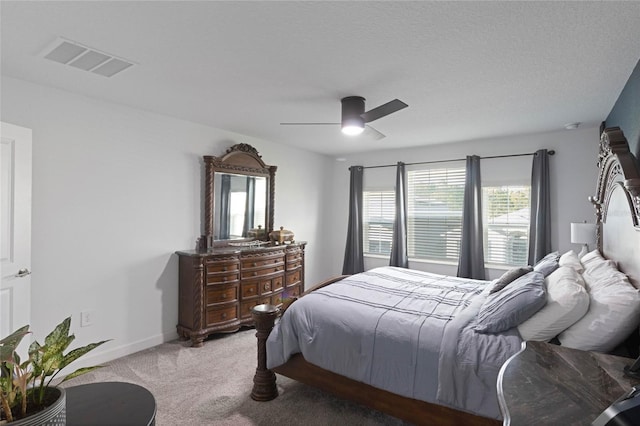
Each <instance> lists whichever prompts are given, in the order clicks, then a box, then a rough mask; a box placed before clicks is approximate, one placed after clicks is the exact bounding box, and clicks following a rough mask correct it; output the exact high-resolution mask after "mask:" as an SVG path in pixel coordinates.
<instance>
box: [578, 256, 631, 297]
mask: <svg viewBox="0 0 640 426" xmlns="http://www.w3.org/2000/svg"><path fill="white" fill-rule="evenodd" d="M582 264H583V265H584V272H583V273H582V278H584V281H585V283H587V288H588V289H589V291H593V290H594V289H596V288H602V287H606V286H608V285H609V284H610V283H613V284H616V283H619V282H624V281H627V282H628V280H627V276H626V275H624V274H623V273H622V272H620V271H619V270H618V268H617V267H616V264H615V262H614V261H612V260H607V259H605V258H603V257H602V255H601V254H600V253H599V252H598V251H597V250H594V251H592V252H589V253H587V254H585V255H584V256H583V257H582Z"/></svg>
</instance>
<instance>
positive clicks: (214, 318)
mask: <svg viewBox="0 0 640 426" xmlns="http://www.w3.org/2000/svg"><path fill="white" fill-rule="evenodd" d="M235 319H238V305H237V304H234V305H232V306H227V307H220V308H209V309H207V326H211V325H217V324H219V323H224V322H227V321H233V320H235Z"/></svg>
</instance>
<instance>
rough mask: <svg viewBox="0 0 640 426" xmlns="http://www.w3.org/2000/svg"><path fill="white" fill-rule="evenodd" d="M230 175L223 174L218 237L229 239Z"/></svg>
mask: <svg viewBox="0 0 640 426" xmlns="http://www.w3.org/2000/svg"><path fill="white" fill-rule="evenodd" d="M230 199H231V175H227V174H223V175H222V183H221V193H220V239H221V240H227V239H229V233H230V232H231V223H230V222H229V216H231V203H230Z"/></svg>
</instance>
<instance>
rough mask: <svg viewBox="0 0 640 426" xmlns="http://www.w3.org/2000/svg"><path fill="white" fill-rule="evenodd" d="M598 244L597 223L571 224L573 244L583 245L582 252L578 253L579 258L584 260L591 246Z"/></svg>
mask: <svg viewBox="0 0 640 426" xmlns="http://www.w3.org/2000/svg"><path fill="white" fill-rule="evenodd" d="M595 242H596V224H595V223H586V222H585V223H572V224H571V243H572V244H582V250H580V253H578V257H579V258H582V256H584V255H585V254H587V253H588V252H589V244H593V243H595Z"/></svg>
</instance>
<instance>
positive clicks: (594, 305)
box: [558, 259, 640, 352]
mask: <svg viewBox="0 0 640 426" xmlns="http://www.w3.org/2000/svg"><path fill="white" fill-rule="evenodd" d="M602 260H604V259H602ZM605 262H610V261H605ZM588 263H591V262H588ZM611 264H613V262H610V263H609V264H608V265H606V264H605V265H603V263H602V261H600V262H594V263H592V264H591V265H588V264H585V272H584V274H583V278H584V280H585V282H586V283H587V286H588V290H589V310H588V311H587V313H586V314H585V315H584V316H583V317H582V318H580V320H578V322H576V323H575V324H573V325H572V326H571V327H569V328H567V329H566V330H565V331H563V332H562V333H561V334H560V335H559V336H558V339H559V340H560V343H561V344H562V346H567V347H569V348H575V349H582V350H585V351H597V352H609V351H611V350H612V349H614V348H615V347H616V346H617V345H618V344H620V343H621V342H622V341H623V340H624V339H625V338H626V337H627V336H628V335H629V334H631V332H632V331H633V330H634V329H635V328H636V327H638V323H640V291H639V290H637V289H636V288H634V287H633V286H632V285H631V283H630V282H629V279H628V278H627V277H626V276H625V275H624V274H623V273H621V272H620V271H618V270H617V269H611ZM607 266H608V268H607ZM590 267H591V270H590V273H587V271H589V269H590ZM607 269H608V272H607ZM595 277H600V279H599V281H590V280H593V279H594V278H595Z"/></svg>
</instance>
